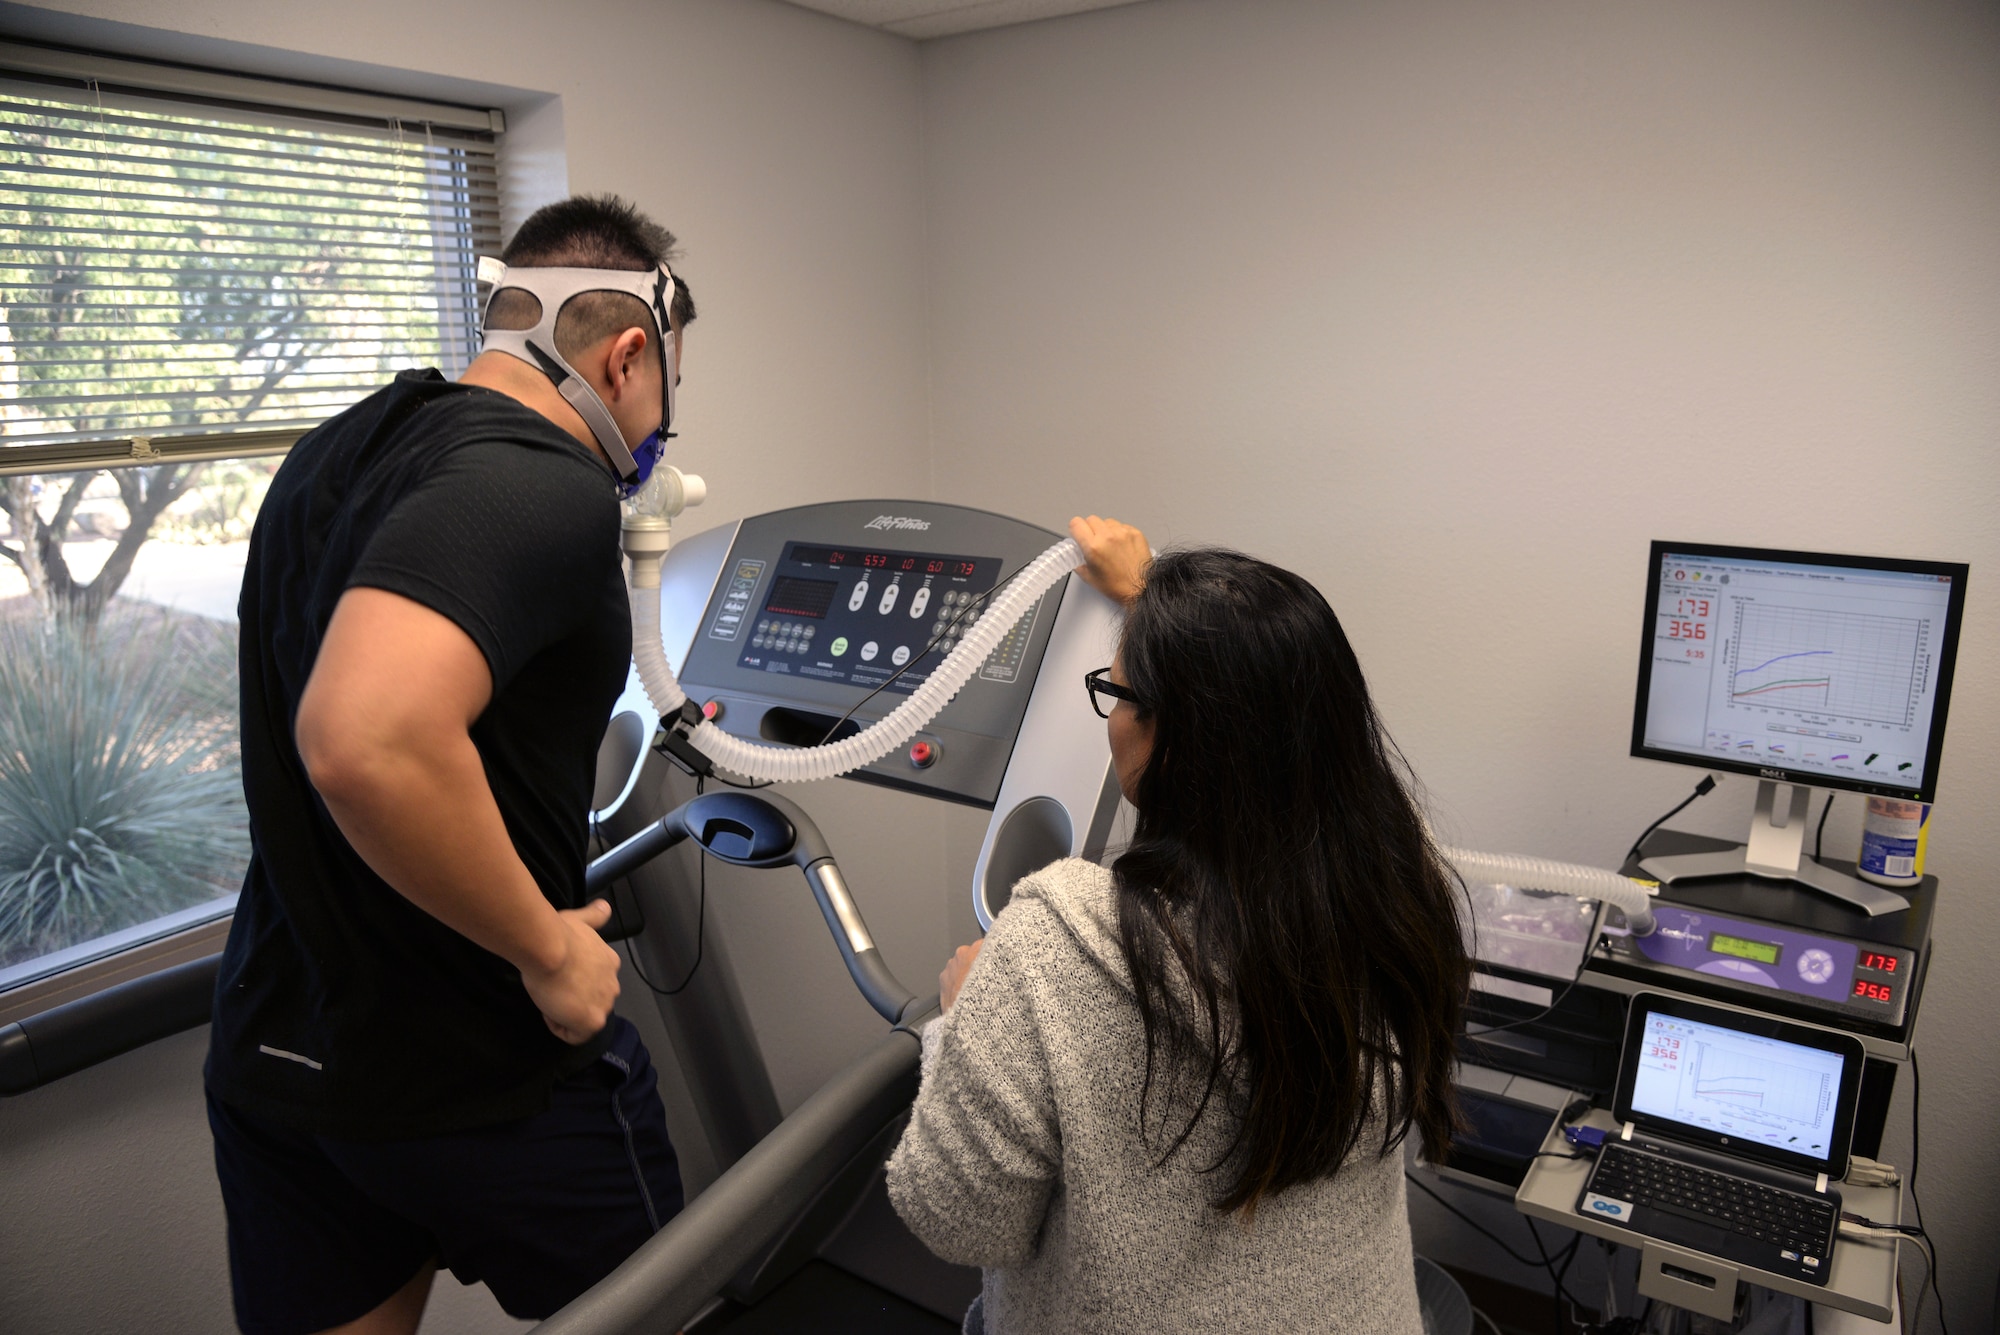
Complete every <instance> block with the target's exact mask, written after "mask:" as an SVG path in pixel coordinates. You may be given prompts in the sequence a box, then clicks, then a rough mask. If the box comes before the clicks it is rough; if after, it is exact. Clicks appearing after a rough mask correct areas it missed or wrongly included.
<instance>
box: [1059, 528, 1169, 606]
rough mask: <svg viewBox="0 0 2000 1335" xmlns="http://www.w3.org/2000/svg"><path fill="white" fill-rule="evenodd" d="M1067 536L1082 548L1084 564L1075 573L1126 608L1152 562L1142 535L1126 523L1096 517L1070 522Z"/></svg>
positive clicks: (1149, 551)
mask: <svg viewBox="0 0 2000 1335" xmlns="http://www.w3.org/2000/svg"><path fill="white" fill-rule="evenodd" d="M1069 534H1070V536H1071V537H1072V538H1075V539H1076V545H1077V546H1079V547H1081V548H1083V559H1084V564H1083V565H1081V566H1079V567H1078V568H1077V573H1078V574H1080V575H1082V576H1083V581H1084V583H1086V584H1088V585H1090V587H1092V588H1093V589H1096V590H1097V591H1098V592H1099V593H1101V594H1103V595H1104V596H1105V597H1107V598H1109V599H1111V600H1112V601H1113V602H1115V603H1117V604H1119V605H1120V606H1121V607H1130V606H1131V605H1132V600H1133V599H1134V598H1137V597H1138V596H1139V590H1140V589H1142V588H1144V587H1145V586H1146V567H1147V566H1149V565H1151V564H1152V562H1153V550H1152V548H1150V547H1148V546H1147V545H1146V535H1145V534H1143V533H1141V532H1140V531H1139V530H1138V529H1136V528H1133V527H1132V526H1131V525H1130V524H1121V523H1119V522H1118V521H1117V520H1115V519H1100V518H1099V517H1098V516H1096V515H1090V516H1088V517H1087V518H1086V517H1079V518H1076V519H1072V520H1070V521H1069Z"/></svg>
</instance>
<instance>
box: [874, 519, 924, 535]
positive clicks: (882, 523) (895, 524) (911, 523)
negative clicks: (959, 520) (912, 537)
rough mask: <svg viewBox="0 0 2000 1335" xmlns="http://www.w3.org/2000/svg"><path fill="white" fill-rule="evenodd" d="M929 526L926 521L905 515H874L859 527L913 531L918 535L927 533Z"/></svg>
mask: <svg viewBox="0 0 2000 1335" xmlns="http://www.w3.org/2000/svg"><path fill="white" fill-rule="evenodd" d="M930 526H931V521H930V520H928V519H911V518H910V517H909V516H907V515H876V516H875V517H874V518H873V519H871V520H869V521H868V522H867V523H865V524H863V525H862V526H861V527H863V528H879V529H914V530H916V531H917V532H919V533H924V532H928V531H929V529H930Z"/></svg>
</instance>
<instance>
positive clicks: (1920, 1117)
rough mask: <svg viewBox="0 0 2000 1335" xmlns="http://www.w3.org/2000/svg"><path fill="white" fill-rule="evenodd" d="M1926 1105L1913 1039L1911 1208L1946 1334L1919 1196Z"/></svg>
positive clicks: (1920, 1298)
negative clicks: (1918, 1183) (1918, 1175)
mask: <svg viewBox="0 0 2000 1335" xmlns="http://www.w3.org/2000/svg"><path fill="white" fill-rule="evenodd" d="M1923 1107H1924V1073H1923V1072H1922V1071H1921V1070H1919V1069H1918V1067H1917V1048H1916V1045H1915V1044H1914V1043H1913V1044H1911V1045H1910V1208H1911V1209H1912V1210H1913V1211H1915V1212H1916V1216H1917V1223H1916V1228H1917V1233H1918V1235H1920V1236H1921V1237H1922V1238H1923V1240H1924V1243H1925V1244H1926V1249H1925V1257H1926V1259H1927V1260H1929V1262H1930V1277H1929V1280H1928V1282H1929V1284H1930V1290H1931V1292H1932V1293H1935V1294H1936V1295H1937V1300H1938V1329H1939V1330H1940V1331H1942V1332H1943V1335H1951V1332H1950V1329H1949V1328H1948V1327H1947V1326H1946V1325H1945V1322H1944V1290H1943V1289H1940V1288H1939V1287H1938V1282H1937V1244H1936V1243H1935V1242H1932V1241H1931V1240H1930V1235H1929V1234H1928V1233H1925V1232H1924V1231H1923V1226H1924V1203H1923V1202H1922V1201H1920V1200H1918V1199H1917V1167H1918V1165H1919V1164H1920V1163H1922V1162H1923V1159H1922V1155H1923V1124H1924V1114H1923ZM1923 1307H1924V1291H1923V1290H1922V1289H1918V1290H1917V1313H1918V1315H1919V1316H1921V1315H1922V1314H1923ZM1910 1328H1911V1329H1912V1330H1915V1329H1916V1328H1917V1326H1916V1323H1915V1322H1914V1321H1913V1322H1911V1324H1910Z"/></svg>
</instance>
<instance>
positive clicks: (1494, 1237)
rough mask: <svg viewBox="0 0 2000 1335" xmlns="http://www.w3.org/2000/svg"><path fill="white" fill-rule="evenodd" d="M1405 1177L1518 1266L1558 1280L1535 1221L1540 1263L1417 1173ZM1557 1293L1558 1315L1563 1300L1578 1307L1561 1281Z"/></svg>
mask: <svg viewBox="0 0 2000 1335" xmlns="http://www.w3.org/2000/svg"><path fill="white" fill-rule="evenodd" d="M1403 1177H1404V1178H1405V1179H1406V1180H1408V1182H1409V1183H1410V1185H1411V1186H1413V1187H1415V1188H1416V1189H1417V1190H1418V1191H1421V1192H1423V1193H1424V1195H1426V1196H1428V1197H1430V1198H1431V1199H1432V1200H1434V1201H1436V1202H1437V1203H1438V1204H1439V1205H1442V1206H1443V1207H1444V1208H1445V1209H1447V1210H1449V1211H1451V1213H1453V1214H1455V1215H1457V1216H1458V1217H1459V1219H1460V1220H1461V1221H1463V1222H1464V1223H1465V1224H1467V1225H1468V1226H1470V1227H1471V1228H1472V1230H1473V1231H1474V1232H1475V1233H1478V1234H1480V1235H1481V1236H1483V1237H1484V1238H1485V1239H1486V1240H1487V1241H1488V1242H1491V1243H1492V1244H1493V1245H1494V1246H1495V1247H1498V1248H1499V1249H1500V1250H1501V1251H1503V1252H1505V1253H1507V1255H1508V1257H1509V1258H1510V1259H1512V1260H1513V1261H1514V1262H1515V1263H1516V1264H1518V1265H1524V1266H1527V1267H1528V1268H1529V1269H1531V1270H1542V1269H1546V1270H1547V1271H1548V1274H1549V1278H1550V1279H1551V1280H1556V1275H1557V1271H1556V1269H1555V1264H1554V1262H1553V1261H1552V1260H1551V1259H1550V1257H1549V1255H1548V1253H1547V1251H1546V1249H1544V1248H1543V1247H1542V1235H1541V1234H1540V1233H1538V1232H1535V1221H1534V1220H1532V1219H1529V1220H1528V1231H1529V1232H1530V1233H1533V1234H1534V1238H1535V1249H1536V1250H1537V1251H1540V1252H1542V1259H1541V1260H1539V1261H1538V1260H1536V1259H1535V1258H1534V1257H1532V1256H1523V1255H1521V1253H1519V1252H1517V1251H1515V1250H1514V1249H1513V1248H1512V1247H1509V1246H1508V1245H1507V1244H1506V1243H1504V1242H1502V1241H1501V1240H1500V1235H1499V1234H1497V1233H1495V1232H1493V1230H1491V1229H1489V1228H1487V1227H1486V1226H1485V1225H1484V1224H1481V1223H1480V1222H1479V1221H1478V1220H1476V1219H1474V1218H1473V1217H1472V1216H1471V1215H1469V1214H1467V1213H1466V1212H1465V1211H1463V1210H1461V1209H1459V1208H1458V1207H1457V1206H1456V1205H1453V1204H1452V1203H1451V1202H1450V1201H1448V1200H1446V1199H1445V1198H1444V1197H1442V1196H1440V1195H1438V1194H1437V1193H1436V1192H1435V1191H1432V1190H1431V1189H1430V1187H1429V1186H1428V1185H1426V1184H1425V1183H1424V1182H1423V1181H1422V1180H1421V1179H1420V1178H1418V1177H1417V1175H1416V1174H1415V1173H1412V1172H1411V1171H1410V1170H1409V1169H1407V1168H1405V1169H1404V1170H1403ZM1523 1218H1526V1216H1523ZM1582 1237H1583V1235H1582V1234H1580V1233H1579V1234H1578V1235H1577V1241H1578V1242H1580V1241H1582ZM1569 1254H1570V1257H1571V1258H1572V1259H1574V1257H1575V1255H1576V1242H1572V1243H1571V1244H1570V1251H1569ZM1556 1293H1557V1300H1558V1301H1557V1306H1558V1315H1560V1307H1561V1301H1562V1300H1563V1299H1568V1300H1569V1302H1570V1305H1571V1306H1572V1307H1574V1306H1575V1305H1576V1300H1575V1299H1574V1298H1570V1297H1569V1294H1568V1292H1567V1290H1565V1289H1564V1288H1563V1287H1562V1284H1561V1282H1560V1281H1559V1280H1557V1281H1556Z"/></svg>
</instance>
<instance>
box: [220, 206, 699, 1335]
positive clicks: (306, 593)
mask: <svg viewBox="0 0 2000 1335" xmlns="http://www.w3.org/2000/svg"><path fill="white" fill-rule="evenodd" d="M673 245H674V238H673V237H672V235H671V234H669V233H668V232H667V231H666V230H665V229H663V228H661V227H660V226H658V225H657V224H655V223H653V222H652V221H651V220H649V219H648V218H646V217H645V216H644V215H643V214H641V213H639V212H638V211H637V210H636V209H634V208H633V207H631V206H630V205H629V204H626V203H624V202H623V201H620V200H618V199H616V198H612V197H603V198H574V199H569V200H565V201H564V202H562V203H559V204H553V205H550V206H549V207H547V208H545V209H542V210H540V211H539V212H537V213H535V214H534V215H533V216H531V217H530V218H529V219H528V220H527V221H526V222H524V223H523V224H522V225H521V228H520V230H519V231H518V232H517V233H516V235H515V236H514V238H513V240H512V241H511V242H510V243H509V245H508V247H507V250H506V252H505V254H504V255H503V256H502V257H501V258H502V260H503V261H504V262H505V263H506V265H507V266H508V268H509V271H510V273H511V274H512V275H515V276H517V277H518V285H510V280H509V279H508V278H503V279H502V280H501V284H500V287H499V290H498V291H497V292H496V294H495V297H494V300H493V301H492V302H491V303H490V305H489V307H488V310H487V316H486V328H487V331H488V335H489V337H488V340H487V343H488V346H487V350H486V351H484V352H482V353H481V354H480V356H479V357H478V358H477V359H475V360H474V361H473V363H472V364H471V366H470V367H469V368H468V369H467V370H466V372H465V374H464V375H462V376H461V377H460V378H459V379H458V380H457V381H456V382H455V383H454V382H450V381H446V380H445V379H444V378H443V377H442V376H440V375H439V374H438V373H437V372H436V371H434V370H424V371H405V372H403V373H402V374H400V375H398V376H397V377H396V379H395V380H394V381H393V382H392V383H391V384H389V385H388V386H387V387H385V388H384V389H382V390H380V391H378V392H377V393H376V394H374V395H372V396H371V397H369V398H368V399H365V400H363V401H362V402H361V403H358V404H356V405H355V406H354V407H352V408H349V409H348V410H347V411H345V412H343V413H341V414H340V415H338V416H337V417H334V418H333V419H331V420H330V421H328V422H326V423H325V424H323V425H322V426H320V427H318V428H316V429H315V430H313V431H311V432H309V433H308V434H307V435H306V436H305V437H303V438H302V439H301V440H300V441H299V443H298V444H297V445H296V446H295V447H294V448H293V449H292V452H291V454H290V455H289V456H288V457H287V458H286V460H285V462H284V465H283V466H282V467H281V468H280V469H279V470H278V473H277V475H276V477H275V478H274V479H273V481H272V484H271V490H270V494H269V496H268V498H267V499H266V501H265V503H264V506H263V510H262V512H261V514H260V515H259V517H258V520H257V526H256V530H255V532H254V533H253V535H252V537H251V542H250V555H249V562H248V565H247V567H246V569H245V571H244V577H243V594H242V602H241V607H240V617H241V626H242V641H241V650H240V658H241V672H242V690H243V731H242V738H243V780H244V791H245V796H246V798H247V801H248V805H249V812H250V830H251V836H252V845H253V852H252V858H251V864H250V870H249V874H248V876H247V878H246V879H245V882H244V886H243V893H242V898H241V899H240V901H239V903H238V906H237V910H236V919H235V923H234V925H233V926H232V928H231V930H230V935H229V944H228V947H227V949H226V951H225V952H224V955H223V961H222V969H221V973H220V976H219V977H218V979H217V983H216V1000H215V1023H214V1028H213V1031H212V1036H211V1039H210V1047H209V1058H208V1066H207V1088H208V1100H209V1102H208V1107H209V1121H210V1125H211V1127H212V1128H213V1130H214V1135H215V1159H216V1171H217V1175H218V1177H219V1179H220V1181H221V1185H222V1194H223V1200H224V1204H225V1206H226V1207H227V1212H228V1217H229V1261H230V1274H231V1280H232V1288H233V1291H234V1298H235V1305H236V1316H237V1321H238V1323H239V1324H240V1325H241V1327H242V1328H243V1329H244V1330H245V1331H248V1332H253V1333H254V1335H263V1333H265V1332H268V1333H269V1335H307V1333H308V1332H314V1331H322V1330H334V1329H338V1330H351V1331H366V1332H406V1331H412V1330H414V1329H415V1328H416V1326H417V1323H418V1321H419V1320H420V1319H421V1317H422V1314H423V1308H424V1303H425V1301H426V1299H427V1298H428V1296H429V1293H430V1286H431V1281H432V1278H433V1276H434V1274H435V1272H436V1270H437V1268H438V1267H439V1266H440V1265H442V1266H445V1267H447V1268H449V1269H450V1270H451V1271H452V1272H453V1273H454V1274H455V1275H456V1276H457V1277H458V1279H459V1280H460V1281H461V1282H462V1283H468V1284H469V1283H473V1282H484V1283H485V1284H487V1285H488V1286H489V1287H490V1288H491V1289H492V1291H493V1293H494V1295H495V1296H496V1297H497V1298H498V1299H499V1302H500V1305H501V1306H502V1307H503V1308H505V1309H506V1310H507V1311H508V1312H509V1313H510V1314H512V1315H514V1316H517V1317H537V1318H538V1317H545V1316H548V1315H549V1314H551V1313H553V1312H554V1311H555V1310H557V1309H558V1308H560V1307H561V1306H563V1305H564V1304H565V1303H567V1302H568V1301H569V1300H570V1299H571V1298H573V1297H575V1296H576V1295H577V1294H579V1293H581V1292H582V1291H583V1290H584V1289H586V1288H588V1287H589V1286H590V1285H591V1284H593V1283H595V1282H596V1281H597V1280H598V1279H600V1278H602V1277H603V1276H604V1275H606V1274H607V1273H609V1272H610V1271H611V1270H612V1269H613V1268H614V1267H615V1266H616V1265H617V1264H618V1263H619V1262H620V1261H622V1260H623V1259H624V1258H625V1257H626V1256H628V1255H629V1254H630V1253H631V1252H632V1251H633V1250H634V1249H635V1248H637V1247H638V1246H639V1244H640V1243H642V1242H644V1241H645V1240H646V1239H647V1238H648V1237H650V1236H651V1235H652V1234H653V1233H654V1232H655V1231H656V1230H657V1229H658V1228H659V1227H660V1226H661V1225H662V1224H663V1223H665V1222H666V1220H668V1219H669V1218H671V1217H672V1216H673V1215H674V1214H675V1213H676V1212H678V1211H679V1209H680V1207H681V1203H682V1195H681V1182H680V1172H679V1167H678V1164H677V1162H676V1160H675V1157H674V1151H673V1148H672V1146H671V1145H670V1144H669V1143H668V1140H667V1128H666V1119H665V1114H664V1110H663V1109H662V1107H661V1104H660V1099H659V1095H658V1093H657V1091H656V1090H655V1087H654V1079H653V1072H652V1064H651V1060H650V1058H649V1057H648V1055H647V1052H646V1049H645V1048H644V1046H643V1045H642V1044H641V1043H640V1041H639V1037H638V1035H637V1033H636V1032H635V1031H634V1030H633V1028H632V1026H631V1025H630V1023H628V1022H627V1021H625V1020H622V1019H620V1018H618V1017H617V1016H615V1015H613V1013H612V1003H613V1001H614V1000H615V999H616V997H617V995H618V955H617V953H616V952H615V951H613V950H612V949H611V947H609V946H608V945H606V944H605V943H604V942H603V941H602V940H601V939H600V938H599V936H598V934H597V929H598V928H599V927H601V926H602V925H603V924H604V922H605V921H606V919H607V918H608V916H609V913H610V909H609V906H608V905H606V904H605V903H603V902H602V901H597V902H594V903H590V904H585V902H584V865H585V860H586V834H587V831H586V813H587V811H588V808H589V805H590V798H591V792H592V786H593V777H594V767H595V757H596V753H597V746H598V743H599V741H600V739H601V738H602V736H603V732H604V726H605V720H606V719H607V718H608V717H609V715H610V712H611V708H612V705H613V703H614V702H615V701H616V699H617V697H618V695H619V693H620V691H621V690H622V688H623V686H624V683H625V680H626V671H627V664H628V663H629V661H630V657H631V647H632V646H631V639H632V635H631V625H630V620H629V616H628V612H627V604H626V594H625V589H624V583H623V579H622V571H621V565H620V558H619V549H618V530H619V524H618V519H619V516H618V501H619V496H620V493H621V484H622V487H623V488H626V489H629V488H630V487H631V486H633V485H635V484H636V483H637V482H638V481H639V480H641V479H642V478H643V476H644V474H645V473H646V472H647V471H648V470H649V469H650V467H651V464H652V462H653V461H655V460H657V458H658V450H659V444H660V441H661V440H662V439H663V438H664V436H665V435H666V431H667V418H668V416H669V414H670V412H671V406H672V389H673V384H674V382H675V381H677V380H678V378H679V365H680V343H681V338H682V334H683V331H684V329H685V328H686V326H687V324H688V323H689V322H690V321H691V320H693V318H694V305H693V301H692V298H691V297H690V295H689V293H688V290H687V287H686V284H685V283H683V282H681V281H680V280H679V279H677V278H675V277H674V276H673V274H672V273H671V271H670V270H669V268H668V267H667V265H668V261H669V259H670V258H671V252H672V249H673ZM586 270H589V271H598V272H597V273H596V275H595V277H592V275H591V274H589V273H581V272H579V271H586ZM543 271H547V272H543ZM663 316H664V321H663V319H662V317H663ZM663 323H664V325H665V327H664V328H663V327H662V324H663ZM502 331H511V332H502ZM523 331H526V332H523ZM496 344H501V345H504V346H506V347H509V348H512V349H515V351H513V352H511V353H510V352H508V351H501V350H499V348H498V347H496V346H495V345H496ZM528 358H532V360H529V359H528Z"/></svg>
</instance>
